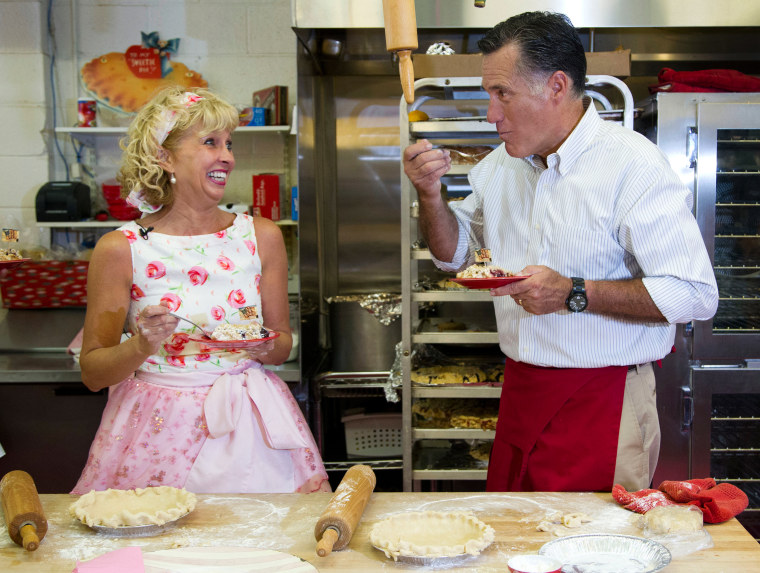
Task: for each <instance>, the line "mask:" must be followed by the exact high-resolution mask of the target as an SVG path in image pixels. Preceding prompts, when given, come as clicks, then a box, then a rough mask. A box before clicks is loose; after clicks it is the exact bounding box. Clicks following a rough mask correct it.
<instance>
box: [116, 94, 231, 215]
mask: <svg viewBox="0 0 760 573" xmlns="http://www.w3.org/2000/svg"><path fill="white" fill-rule="evenodd" d="M186 93H187V90H186V88H183V87H181V86H173V87H169V88H165V89H163V90H161V91H160V92H159V93H158V94H156V95H155V96H154V97H153V99H151V100H150V101H149V102H148V103H147V104H145V106H143V107H142V108H141V109H140V111H139V112H138V113H137V116H135V118H134V120H132V123H131V124H130V126H129V129H128V130H127V136H126V138H124V139H123V140H122V141H121V143H120V147H121V149H122V150H123V151H124V154H123V155H122V159H121V168H120V169H119V173H118V175H117V176H116V179H117V180H118V181H119V183H120V184H121V189H122V195H123V196H124V197H126V196H127V195H129V193H130V192H131V191H133V190H136V189H142V191H143V194H144V197H143V198H144V199H145V201H147V202H148V203H150V204H151V205H169V204H171V203H172V201H173V196H172V188H171V185H170V184H169V178H170V177H171V174H170V173H167V172H166V171H164V170H163V169H162V168H161V166H160V164H159V161H160V160H161V158H162V157H165V153H166V152H170V153H171V152H173V151H175V150H176V149H177V146H178V143H179V141H180V140H181V139H182V137H183V136H184V135H185V134H186V133H187V132H188V131H190V130H192V129H195V128H198V127H199V126H200V131H199V136H200V137H203V136H205V135H207V134H209V133H211V132H213V131H219V130H229V131H233V130H234V129H235V128H236V127H237V125H238V111H237V109H235V107H234V106H232V105H230V104H229V103H227V102H226V101H224V100H223V99H221V98H220V97H218V96H216V95H214V94H213V93H212V92H211V91H209V90H207V89H201V88H198V89H195V90H193V93H195V94H197V95H199V96H200V97H201V98H203V99H200V100H198V101H195V102H193V103H191V104H189V105H188V104H187V103H186V102H187V98H186V95H185V94H186ZM167 111H169V112H174V116H173V118H172V119H173V121H174V127H173V128H172V129H171V132H170V133H169V135H168V136H167V138H166V140H165V141H164V142H163V144H160V143H159V142H158V140H157V139H156V137H157V136H156V134H157V133H158V130H159V129H160V127H161V126H162V125H163V124H165V122H166V114H165V112H167Z"/></svg>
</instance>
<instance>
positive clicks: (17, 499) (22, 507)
mask: <svg viewBox="0 0 760 573" xmlns="http://www.w3.org/2000/svg"><path fill="white" fill-rule="evenodd" d="M0 501H2V505H3V513H4V514H5V525H6V526H7V527H8V535H10V537H11V539H12V540H13V542H14V543H17V544H18V545H21V546H22V547H23V548H24V549H26V550H27V551H34V550H35V549H37V547H39V546H40V541H41V540H42V538H43V537H45V534H46V533H47V527H48V526H47V520H46V519H45V513H44V512H43V511H42V503H41V502H40V496H39V495H38V494H37V487H36V486H35V485H34V480H32V476H30V475H29V474H28V473H26V472H24V471H21V470H14V471H12V472H8V473H7V474H5V475H4V476H3V479H2V480H0Z"/></svg>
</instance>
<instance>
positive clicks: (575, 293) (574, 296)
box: [565, 277, 588, 312]
mask: <svg viewBox="0 0 760 573" xmlns="http://www.w3.org/2000/svg"><path fill="white" fill-rule="evenodd" d="M570 278H571V279H572V281H573V290H571V291H570V296H568V297H567V300H566V301H565V304H566V305H567V308H568V309H570V312H583V311H584V310H586V307H587V306H588V297H587V296H586V281H584V280H583V279H582V278H579V277H570Z"/></svg>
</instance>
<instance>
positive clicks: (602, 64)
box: [586, 50, 631, 78]
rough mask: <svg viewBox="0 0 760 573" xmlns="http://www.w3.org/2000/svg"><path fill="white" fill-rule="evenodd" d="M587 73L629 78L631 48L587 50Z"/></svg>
mask: <svg viewBox="0 0 760 573" xmlns="http://www.w3.org/2000/svg"><path fill="white" fill-rule="evenodd" d="M586 74H588V75H589V76H615V77H616V78H627V77H628V76H630V75H631V50H615V51H614V52H586Z"/></svg>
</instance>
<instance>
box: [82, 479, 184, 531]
mask: <svg viewBox="0 0 760 573" xmlns="http://www.w3.org/2000/svg"><path fill="white" fill-rule="evenodd" d="M147 501H150V503H149V505H150V506H151V507H150V509H144V508H143V507H140V506H141V505H144V504H141V503H140V502H147ZM196 503H197V498H196V496H195V494H194V493H191V492H189V491H187V490H186V489H184V488H182V489H178V488H176V487H171V486H157V487H147V488H136V489H130V490H124V489H107V490H102V491H96V490H91V491H89V492H88V493H86V494H84V495H82V496H81V497H80V498H79V499H78V500H76V501H75V502H74V503H72V504H71V506H69V513H70V514H71V516H72V517H76V518H77V519H79V520H80V521H81V522H82V523H84V524H85V525H88V526H90V527H92V526H102V527H129V526H135V525H164V524H166V523H168V522H170V521H174V520H175V519H178V518H180V517H182V516H183V515H186V514H188V513H190V512H191V511H193V509H195V504H196ZM135 510H137V511H135Z"/></svg>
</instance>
